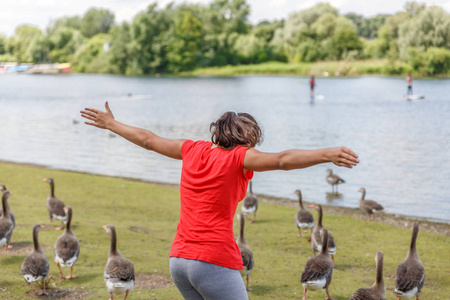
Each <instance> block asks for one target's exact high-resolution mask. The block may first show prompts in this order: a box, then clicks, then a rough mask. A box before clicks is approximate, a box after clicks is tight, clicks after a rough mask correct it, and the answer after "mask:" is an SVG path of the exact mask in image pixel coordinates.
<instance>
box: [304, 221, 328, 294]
mask: <svg viewBox="0 0 450 300" xmlns="http://www.w3.org/2000/svg"><path fill="white" fill-rule="evenodd" d="M320 232H321V236H322V245H323V247H322V250H321V251H320V254H319V255H317V256H313V257H311V258H310V259H308V261H307V262H306V264H305V268H304V269H303V272H302V277H301V279H300V282H301V283H302V285H303V300H306V291H307V290H312V291H316V290H318V289H325V290H326V292H327V296H328V297H327V298H325V299H327V300H332V299H333V298H331V297H330V293H329V292H328V287H329V286H330V283H331V279H332V277H333V262H332V261H331V259H330V255H329V253H328V231H327V230H326V229H325V228H322V229H321V230H320Z"/></svg>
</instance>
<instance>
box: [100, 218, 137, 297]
mask: <svg viewBox="0 0 450 300" xmlns="http://www.w3.org/2000/svg"><path fill="white" fill-rule="evenodd" d="M103 229H105V231H106V232H107V233H108V234H109V237H110V238H111V246H110V248H109V254H108V262H107V264H106V268H105V274H104V278H105V283H106V288H107V290H108V293H109V295H110V299H111V300H112V299H113V294H123V293H125V298H124V299H127V297H128V293H129V292H130V291H131V290H133V287H134V265H133V263H132V262H131V261H130V260H128V259H126V258H124V257H123V256H122V255H121V254H120V252H119V251H118V250H117V235H116V228H115V227H114V225H105V226H103Z"/></svg>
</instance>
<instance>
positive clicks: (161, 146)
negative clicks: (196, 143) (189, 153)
mask: <svg viewBox="0 0 450 300" xmlns="http://www.w3.org/2000/svg"><path fill="white" fill-rule="evenodd" d="M105 109H106V111H101V110H98V109H94V108H85V109H84V110H82V111H81V116H82V117H83V118H86V119H88V120H90V121H91V122H85V124H87V125H91V126H95V127H98V128H102V129H108V130H110V131H112V132H114V133H117V134H118V135H120V136H122V137H123V138H125V139H127V140H129V141H130V142H132V143H134V144H136V145H138V146H141V147H143V148H145V149H147V150H152V151H155V152H157V153H159V154H162V155H164V156H167V157H171V158H175V159H182V157H181V146H182V145H183V142H184V141H185V140H182V139H177V140H171V139H166V138H162V137H160V136H157V135H156V134H154V133H153V132H151V131H148V130H145V129H142V128H138V127H133V126H129V125H126V124H123V123H120V122H118V121H116V120H115V119H114V115H113V114H112V112H111V109H110V108H109V104H108V102H106V103H105Z"/></svg>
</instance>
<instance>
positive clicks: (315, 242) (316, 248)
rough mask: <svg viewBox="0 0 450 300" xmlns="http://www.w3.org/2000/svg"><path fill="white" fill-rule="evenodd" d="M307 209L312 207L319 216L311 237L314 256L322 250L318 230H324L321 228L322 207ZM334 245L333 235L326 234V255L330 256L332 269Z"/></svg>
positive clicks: (315, 206) (316, 206)
mask: <svg viewBox="0 0 450 300" xmlns="http://www.w3.org/2000/svg"><path fill="white" fill-rule="evenodd" d="M309 207H314V208H315V209H317V212H318V214H319V216H318V218H319V220H318V221H317V226H316V227H314V231H313V232H312V235H311V247H312V250H313V253H314V255H316V253H319V252H320V251H321V250H322V247H323V246H322V238H321V237H320V229H322V228H324V227H323V226H322V216H323V213H322V205H317V204H316V205H314V204H312V205H310V206H309ZM336 248H337V247H336V243H335V241H334V238H333V235H332V234H331V233H328V253H329V254H330V255H331V259H332V261H333V267H335V264H334V255H335V254H336Z"/></svg>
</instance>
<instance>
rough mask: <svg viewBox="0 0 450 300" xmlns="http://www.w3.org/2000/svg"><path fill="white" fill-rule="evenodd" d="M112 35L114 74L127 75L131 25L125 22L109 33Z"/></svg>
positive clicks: (110, 50)
mask: <svg viewBox="0 0 450 300" xmlns="http://www.w3.org/2000/svg"><path fill="white" fill-rule="evenodd" d="M109 35H110V41H111V43H110V49H109V55H110V63H111V65H112V67H113V68H114V73H119V74H126V72H127V67H128V64H129V63H130V46H129V45H130V42H131V35H130V25H129V24H128V23H126V22H124V23H123V24H122V25H121V26H114V27H113V28H111V30H110V31H109Z"/></svg>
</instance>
